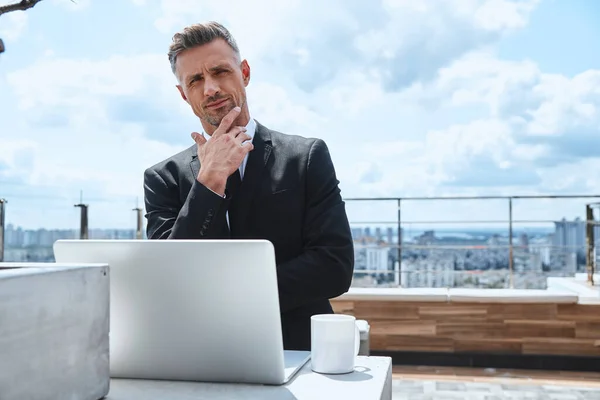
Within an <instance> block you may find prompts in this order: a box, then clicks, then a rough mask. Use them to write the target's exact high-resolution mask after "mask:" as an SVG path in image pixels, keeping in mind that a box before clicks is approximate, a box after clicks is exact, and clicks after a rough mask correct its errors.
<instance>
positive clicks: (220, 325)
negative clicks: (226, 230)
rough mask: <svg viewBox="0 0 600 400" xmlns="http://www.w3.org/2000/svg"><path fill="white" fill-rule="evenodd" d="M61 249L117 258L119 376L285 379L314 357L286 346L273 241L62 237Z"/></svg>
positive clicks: (61, 256) (113, 369)
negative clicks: (71, 238) (76, 238)
mask: <svg viewBox="0 0 600 400" xmlns="http://www.w3.org/2000/svg"><path fill="white" fill-rule="evenodd" d="M54 255H55V260H56V262H60V263H77V262H82V263H108V264H109V267H110V290H111V294H110V300H111V307H110V312H111V317H110V373H111V377H113V378H138V379H165V380H186V381H205V382H237V383H260V384H271V385H280V384H284V383H286V382H288V381H289V380H290V379H291V378H292V377H293V376H294V375H295V374H296V373H297V372H298V371H299V370H300V369H301V368H302V367H303V366H304V365H305V364H306V363H307V362H308V360H309V359H310V352H308V351H287V350H286V351H284V350H283V339H282V332H281V317H280V314H279V297H278V289H277V275H276V265H275V252H274V248H273V245H272V244H271V243H270V242H268V241H266V240H59V241H57V242H55V244H54Z"/></svg>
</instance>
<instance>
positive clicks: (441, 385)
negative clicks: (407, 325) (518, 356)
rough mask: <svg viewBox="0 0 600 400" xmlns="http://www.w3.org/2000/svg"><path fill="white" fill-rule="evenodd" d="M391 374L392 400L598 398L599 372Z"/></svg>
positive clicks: (415, 370) (405, 370)
mask: <svg viewBox="0 0 600 400" xmlns="http://www.w3.org/2000/svg"><path fill="white" fill-rule="evenodd" d="M599 369H600V368H599ZM392 377H393V384H392V390H393V399H394V400H400V399H410V400H454V399H460V400H503V399H510V400H521V399H523V400H588V399H590V400H600V372H598V373H594V372H562V371H535V370H508V369H475V368H456V367H409V366H407V367H404V366H394V367H393V375H392Z"/></svg>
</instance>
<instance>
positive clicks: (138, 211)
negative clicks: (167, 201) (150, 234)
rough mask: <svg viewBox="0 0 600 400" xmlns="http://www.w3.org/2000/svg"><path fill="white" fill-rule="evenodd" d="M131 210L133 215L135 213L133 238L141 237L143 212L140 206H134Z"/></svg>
mask: <svg viewBox="0 0 600 400" xmlns="http://www.w3.org/2000/svg"><path fill="white" fill-rule="evenodd" d="M132 211H135V215H136V221H137V224H136V229H135V238H136V239H142V237H143V234H142V230H143V226H144V223H143V221H144V218H143V214H142V209H141V208H140V207H136V208H134V209H133V210H132Z"/></svg>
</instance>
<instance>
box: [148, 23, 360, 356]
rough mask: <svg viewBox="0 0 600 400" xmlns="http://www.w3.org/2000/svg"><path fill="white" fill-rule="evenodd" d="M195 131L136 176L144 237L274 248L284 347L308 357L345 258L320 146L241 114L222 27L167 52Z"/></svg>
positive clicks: (341, 282) (240, 80)
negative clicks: (184, 144) (186, 144)
mask: <svg viewBox="0 0 600 400" xmlns="http://www.w3.org/2000/svg"><path fill="white" fill-rule="evenodd" d="M169 60H170V62H171V68H172V70H173V73H174V74H175V76H176V78H177V81H178V85H177V88H178V89H179V92H180V94H181V97H182V98H183V100H185V101H186V102H187V103H188V104H189V105H190V107H191V108H192V111H193V112H194V114H195V115H196V116H197V117H198V118H199V119H200V122H201V124H202V128H203V133H202V134H200V133H197V132H194V133H192V138H193V139H194V141H195V144H194V145H193V146H191V147H190V148H188V149H186V150H184V151H182V152H181V153H179V154H176V155H174V156H172V157H171V158H168V159H167V160H165V161H162V162H160V163H158V164H156V165H154V166H152V167H150V168H148V169H147V170H146V171H145V173H144V190H145V205H146V212H147V213H146V218H147V220H148V223H147V233H148V238H149V239H222V238H227V239H228V238H231V239H267V240H269V241H271V242H272V243H273V245H274V247H275V255H276V261H277V279H278V286H279V302H280V309H281V310H280V311H281V317H282V331H283V341H284V348H285V349H287V350H309V349H310V317H311V315H314V314H323V313H332V312H333V311H332V308H331V305H330V303H329V299H330V298H332V297H336V296H339V295H341V294H342V293H345V292H346V291H347V290H348V288H349V287H350V282H351V280H352V274H353V269H354V251H353V243H352V237H351V234H350V227H349V224H348V219H347V216H346V211H345V205H344V202H343V201H342V199H341V196H340V190H339V188H338V181H337V178H336V174H335V171H334V167H333V164H332V161H331V157H330V155H329V152H328V149H327V146H326V145H325V143H324V142H323V141H322V140H320V139H306V138H303V137H299V136H292V135H286V134H283V133H280V132H276V131H273V130H271V129H269V128H267V127H265V126H264V125H262V124H261V123H259V122H258V121H256V120H254V119H252V118H251V116H250V111H249V107H248V103H247V100H246V89H245V88H246V86H247V85H248V83H249V82H250V66H249V64H248V62H247V61H246V60H241V58H240V54H239V50H238V47H237V44H236V42H235V40H234V39H233V37H232V36H231V34H230V33H229V32H228V30H227V29H226V28H225V27H223V26H222V25H220V24H218V23H215V22H210V23H206V24H196V25H192V26H189V27H187V28H185V29H184V30H183V31H182V32H181V33H177V34H176V35H174V37H173V43H172V44H171V47H170V51H169Z"/></svg>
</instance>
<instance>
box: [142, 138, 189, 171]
mask: <svg viewBox="0 0 600 400" xmlns="http://www.w3.org/2000/svg"><path fill="white" fill-rule="evenodd" d="M195 154H196V145H195V144H194V145H192V146H190V147H188V148H187V149H185V150H182V151H180V152H179V153H177V154H174V155H172V156H170V157H168V158H165V159H164V160H162V161H159V162H157V163H156V164H154V165H151V166H149V167H147V168H146V169H145V170H144V176H145V177H150V176H156V175H159V176H163V177H164V176H165V175H166V176H175V175H178V174H179V171H181V170H182V169H183V168H186V167H187V168H189V163H190V162H191V161H192V156H194V155H195ZM163 179H164V178H163Z"/></svg>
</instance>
